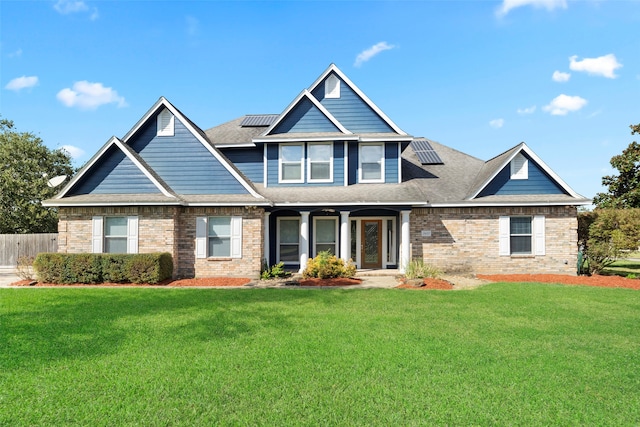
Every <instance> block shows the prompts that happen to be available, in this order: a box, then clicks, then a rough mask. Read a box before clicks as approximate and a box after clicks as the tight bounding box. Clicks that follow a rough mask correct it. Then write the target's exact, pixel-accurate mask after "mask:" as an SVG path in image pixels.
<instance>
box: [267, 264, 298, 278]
mask: <svg viewBox="0 0 640 427" xmlns="http://www.w3.org/2000/svg"><path fill="white" fill-rule="evenodd" d="M290 275H291V273H289V272H288V271H285V269H284V262H279V263H277V264H275V265H272V266H271V267H268V266H267V265H266V263H265V265H264V267H263V269H262V272H261V273H260V278H261V279H262V280H268V279H275V278H280V277H288V276H290Z"/></svg>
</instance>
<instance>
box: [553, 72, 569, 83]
mask: <svg viewBox="0 0 640 427" xmlns="http://www.w3.org/2000/svg"><path fill="white" fill-rule="evenodd" d="M551 78H552V79H553V81H554V82H558V83H564V82H568V81H569V79H570V78H571V73H563V72H562V71H554V72H553V76H551Z"/></svg>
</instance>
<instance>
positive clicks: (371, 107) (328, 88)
mask: <svg viewBox="0 0 640 427" xmlns="http://www.w3.org/2000/svg"><path fill="white" fill-rule="evenodd" d="M336 80H337V81H336ZM339 83H342V84H343V85H345V86H346V88H345V89H346V92H347V94H349V93H352V94H353V95H354V96H355V99H357V100H359V101H360V103H359V104H360V105H357V106H355V108H363V107H364V108H366V109H367V110H368V111H370V112H371V113H372V114H373V115H374V116H376V118H377V119H378V120H380V121H381V122H382V123H383V124H384V125H385V128H387V130H386V132H388V131H391V132H395V133H397V134H398V135H403V136H406V135H407V134H406V133H405V132H404V131H403V130H402V129H400V127H398V125H396V124H395V123H394V122H393V121H392V120H391V119H390V118H389V117H387V115H386V114H385V113H384V112H382V110H381V109H380V108H378V106H377V105H376V104H374V103H373V101H371V100H370V99H369V97H367V95H365V94H364V92H362V91H361V90H360V88H358V86H356V85H355V84H354V83H353V82H352V81H351V80H350V79H349V78H348V77H347V76H346V75H345V74H344V73H343V72H342V71H341V70H340V69H339V68H338V67H337V66H336V65H335V64H331V65H329V67H328V68H327V69H326V70H325V71H324V73H322V74H321V75H320V77H318V78H317V79H316V81H315V82H313V84H312V85H311V86H310V87H309V92H311V93H312V94H315V95H317V96H315V97H316V98H317V99H320V103H322V105H324V106H325V107H326V108H327V109H328V110H329V111H331V112H332V113H333V114H334V116H335V117H336V118H338V119H339V120H342V124H343V125H345V127H346V128H348V129H349V130H351V131H353V132H354V133H356V132H357V133H368V132H370V131H369V130H366V125H365V124H363V123H356V122H354V123H352V124H351V125H350V124H348V123H347V121H349V120H350V118H349V116H350V114H351V113H352V112H351V111H349V112H348V113H349V114H345V116H344V118H342V119H341V113H342V112H343V111H344V112H347V111H345V110H344V106H343V104H344V103H347V102H350V103H351V107H352V108H353V107H354V105H356V104H353V100H354V99H353V98H354V97H351V100H349V99H348V98H347V97H345V96H343V94H342V93H340V92H342V89H340V86H337V87H336V84H339ZM320 94H322V96H320ZM351 126H353V128H352V127H351ZM356 127H357V128H358V129H356ZM375 132H380V129H377V130H375Z"/></svg>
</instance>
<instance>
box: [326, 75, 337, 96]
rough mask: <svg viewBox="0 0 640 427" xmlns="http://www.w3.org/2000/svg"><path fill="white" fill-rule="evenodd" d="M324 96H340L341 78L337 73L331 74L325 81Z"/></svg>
mask: <svg viewBox="0 0 640 427" xmlns="http://www.w3.org/2000/svg"><path fill="white" fill-rule="evenodd" d="M324 97H325V98H340V79H339V78H338V76H336V75H335V74H331V75H330V76H329V77H327V79H326V80H325V81H324Z"/></svg>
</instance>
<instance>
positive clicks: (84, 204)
mask: <svg viewBox="0 0 640 427" xmlns="http://www.w3.org/2000/svg"><path fill="white" fill-rule="evenodd" d="M42 206H46V207H48V206H52V207H54V206H55V207H61V208H65V207H90V206H100V207H104V206H185V204H184V203H182V202H179V201H176V202H135V203H131V202H106V203H101V202H76V203H74V202H70V203H48V202H42Z"/></svg>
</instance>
